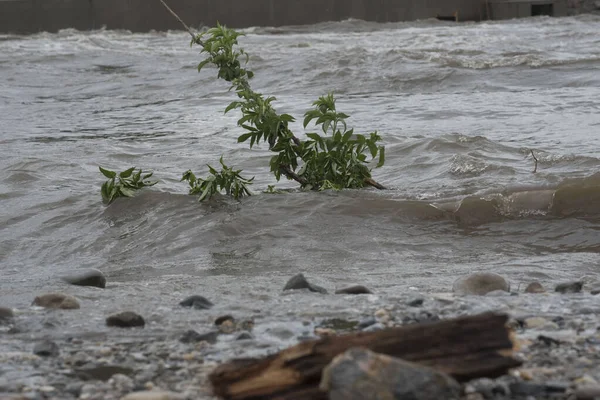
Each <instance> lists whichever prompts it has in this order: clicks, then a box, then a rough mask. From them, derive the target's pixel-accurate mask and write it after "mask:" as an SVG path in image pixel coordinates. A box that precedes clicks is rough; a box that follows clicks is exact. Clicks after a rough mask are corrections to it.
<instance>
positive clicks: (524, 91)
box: [0, 15, 600, 330]
mask: <svg viewBox="0 0 600 400" xmlns="http://www.w3.org/2000/svg"><path fill="white" fill-rule="evenodd" d="M244 32H245V33H246V36H245V37H243V38H241V45H242V47H243V48H244V49H245V50H246V51H247V52H249V53H250V54H251V57H250V64H249V67H250V68H251V69H253V70H254V71H255V73H256V78H255V79H254V80H253V87H254V88H255V89H257V90H258V91H260V92H262V93H265V94H272V95H274V96H276V97H277V102H276V103H275V105H276V108H277V110H278V111H280V112H287V113H290V114H292V115H294V116H295V117H296V119H297V122H295V123H294V124H293V128H294V131H295V132H296V134H297V135H298V136H300V137H304V131H303V130H302V128H301V121H302V114H303V113H304V112H305V111H306V110H307V109H309V107H310V106H311V102H312V101H314V100H315V99H316V98H317V97H318V96H320V95H322V94H325V93H327V92H328V91H333V92H334V93H335V94H336V95H337V97H338V102H337V105H338V109H339V110H341V111H343V112H345V113H347V114H350V115H351V118H350V119H349V124H350V125H352V126H354V127H355V130H356V131H358V132H363V133H367V132H370V131H373V130H377V131H378V132H379V133H380V135H381V136H382V137H383V139H384V142H385V145H386V147H387V162H386V164H385V166H384V167H383V168H381V169H378V170H374V172H373V175H374V178H375V179H376V180H377V181H379V182H381V183H382V184H384V185H386V186H387V187H389V188H390V190H386V191H376V190H372V189H366V190H358V191H351V190H348V191H343V192H321V193H300V192H295V193H285V194H278V195H274V194H262V193H261V192H262V191H263V190H265V189H266V188H267V186H268V185H270V184H276V186H277V187H278V188H294V187H296V185H294V184H293V183H292V182H287V181H286V182H284V181H282V182H279V183H277V182H276V181H275V180H274V178H273V177H272V176H271V175H270V173H269V169H268V161H269V157H270V153H269V152H268V151H267V150H266V149H265V148H264V147H262V148H254V149H252V150H250V149H249V148H248V146H247V144H238V143H236V139H237V137H238V136H239V135H240V134H241V133H242V131H241V130H240V128H238V127H237V126H236V121H237V118H239V115H238V114H236V113H234V112H233V113H229V114H227V115H224V113H223V111H224V109H225V107H226V106H227V105H228V104H229V102H230V101H231V100H233V99H234V97H233V93H231V92H228V91H227V89H228V85H227V83H226V82H223V81H219V80H217V79H216V71H215V70H214V69H206V70H203V71H202V72H201V73H198V72H197V70H196V66H197V63H198V62H199V61H200V60H202V57H201V56H200V55H199V48H197V47H193V48H190V46H189V36H188V35H187V33H185V32H183V31H178V32H168V33H147V34H132V33H129V32H122V31H103V30H101V31H94V32H78V31H73V30H65V31H61V32H60V33H58V34H48V33H40V34H36V35H31V36H12V35H2V36H0V78H1V79H0V116H1V117H0V121H1V124H0V168H1V170H2V174H1V176H0V199H1V205H2V207H1V208H0V305H2V306H8V307H14V308H16V309H27V307H29V305H30V303H31V301H32V300H33V297H34V296H35V295H38V294H41V293H44V292H49V291H63V292H68V293H74V294H76V295H77V296H78V297H79V298H80V299H81V300H82V301H83V302H84V303H85V304H84V305H85V307H84V306H83V305H82V309H81V310H80V311H73V312H72V313H71V314H69V315H79V316H80V317H82V318H81V319H79V320H78V322H77V323H75V322H72V323H70V325H68V326H69V329H72V330H77V329H78V327H81V328H82V329H83V328H85V329H92V330H94V329H98V330H102V329H105V328H104V327H103V322H104V319H103V318H104V317H105V316H106V315H107V314H108V313H110V312H114V311H120V310H123V309H133V310H136V311H138V312H141V313H142V314H144V313H145V315H146V316H149V315H152V313H153V312H156V310H160V309H161V307H163V308H164V307H166V309H171V308H173V307H174V305H176V304H177V302H178V301H179V300H181V299H182V298H183V297H185V296H187V295H189V294H202V295H205V296H206V297H208V298H209V299H211V300H212V301H213V302H214V303H215V304H217V305H218V307H221V309H222V310H223V311H229V310H231V309H235V307H239V308H244V309H247V310H256V309H260V310H262V312H263V313H266V314H268V313H269V312H270V311H269V310H271V309H277V307H276V304H279V303H280V302H286V304H285V307H283V308H278V310H279V311H278V312H280V313H285V312H289V313H291V314H293V313H294V312H304V311H306V310H308V309H310V307H311V304H312V303H311V301H314V300H310V299H309V300H305V301H304V302H303V301H301V300H293V301H291V300H290V299H289V296H283V297H282V296H281V295H280V291H281V289H282V288H283V285H284V284H285V282H286V280H287V279H288V278H289V277H291V276H292V275H294V274H296V273H298V272H303V273H304V274H305V275H306V276H307V277H308V278H309V279H310V280H311V281H313V282H314V283H317V284H319V285H321V286H325V287H326V288H328V289H329V290H331V291H332V290H334V289H336V288H340V287H343V286H346V285H349V284H355V283H360V284H364V285H366V286H368V287H370V288H371V289H372V290H374V291H375V292H377V293H388V294H393V293H398V292H404V291H406V290H409V288H411V287H412V288H413V289H412V290H414V288H416V289H417V290H419V291H422V292H445V291H450V290H451V287H452V282H453V281H454V280H455V278H456V277H457V276H458V275H461V274H466V273H469V272H473V271H479V270H484V271H494V272H498V273H500V274H502V275H504V276H505V277H507V278H508V279H509V280H510V281H511V282H512V283H513V284H514V285H519V284H524V283H526V282H529V281H531V280H539V281H541V282H542V283H544V284H547V285H549V286H550V285H552V284H554V283H556V282H558V281H564V280H568V279H577V278H580V277H582V276H589V275H592V276H596V275H597V274H598V273H599V272H600V269H599V265H600V263H599V261H600V260H599V257H598V253H599V252H600V223H599V222H600V173H599V172H600V17H597V16H596V17H593V16H590V15H582V16H579V17H569V18H561V19H551V18H545V17H544V18H534V19H522V20H513V21H505V22H484V23H460V24H451V23H444V22H438V21H423V22H414V23H398V24H375V23H367V22H362V21H345V22H340V23H328V24H319V25H313V26H307V27H288V28H254V29H247V30H245V31H244ZM531 150H533V152H534V154H535V155H536V158H537V159H538V160H539V163H538V166H537V172H536V173H533V172H532V171H533V169H534V160H533V158H532V156H531ZM221 155H224V159H225V161H226V162H227V163H228V164H230V165H234V166H236V167H239V168H243V170H244V173H245V175H247V176H255V177H256V180H255V184H254V186H253V190H254V191H255V192H256V194H257V195H256V196H253V197H250V198H248V199H244V200H243V201H241V202H236V201H231V200H227V199H224V198H220V199H215V200H214V201H211V202H209V203H206V204H200V203H198V202H197V200H196V198H195V197H192V196H189V195H187V187H186V184H185V183H183V182H180V181H179V179H180V178H181V175H182V174H183V172H185V171H186V170H188V169H192V170H193V171H194V172H196V174H197V175H202V174H204V173H205V172H206V167H205V165H206V164H207V163H208V164H211V165H213V166H217V165H218V160H219V157H220V156H221ZM98 166H103V167H106V168H110V169H118V170H124V169H126V168H128V167H131V166H137V167H142V168H144V169H151V170H153V171H155V177H156V178H157V179H158V180H159V181H160V182H159V184H158V185H157V186H155V187H153V188H151V189H148V190H145V191H144V192H143V193H142V194H140V195H139V196H137V197H136V198H133V199H127V200H124V201H117V202H116V203H114V204H113V205H111V206H109V207H105V206H104V205H103V204H102V201H101V197H100V185H101V184H102V182H103V181H104V179H103V176H102V175H101V174H100V173H99V171H98ZM89 267H92V268H97V269H100V270H101V271H103V272H104V273H105V274H106V275H107V277H108V281H109V283H108V286H107V288H106V289H105V290H104V291H101V290H97V289H89V288H82V289H79V288H74V287H69V286H68V285H66V284H65V283H63V282H61V281H60V279H59V278H60V276H62V275H64V274H66V273H69V272H72V271H76V270H78V269H82V268H89ZM311 299H313V298H311ZM343 301H344V300H340V299H339V297H335V296H331V297H327V298H325V300H323V304H324V305H323V304H322V307H330V308H331V309H332V310H334V309H335V308H336V307H339V308H343ZM91 310H92V311H91ZM173 312H174V313H175V312H176V311H173ZM248 312H250V311H248ZM73 313H79V314H73ZM181 318H182V322H181V325H182V326H183V325H185V323H184V320H185V318H187V317H185V315H184V314H182V316H181ZM150 319H152V318H150ZM157 321H158V320H157ZM158 325H161V324H160V321H159V322H157V325H156V326H158ZM159 328H160V329H168V328H165V326H164V325H163V326H160V327H159ZM159 328H157V329H159Z"/></svg>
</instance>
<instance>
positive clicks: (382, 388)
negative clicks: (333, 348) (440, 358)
mask: <svg viewBox="0 0 600 400" xmlns="http://www.w3.org/2000/svg"><path fill="white" fill-rule="evenodd" d="M320 389H321V390H327V391H328V392H329V396H328V398H329V399H330V400H364V399H411V400H430V399H445V400H451V399H458V398H459V397H460V385H459V384H458V383H457V382H456V381H455V380H454V379H452V378H451V377H449V376H448V375H446V374H443V373H441V372H438V371H436V370H434V369H432V368H428V367H424V366H422V365H418V364H414V363H410V362H407V361H404V360H401V359H398V358H393V357H390V356H387V355H384V354H377V353H374V352H371V351H369V350H367V349H362V348H352V349H350V350H347V351H346V352H344V353H342V354H340V355H338V356H337V357H335V358H334V359H333V361H332V362H331V363H330V364H329V365H328V366H327V367H325V369H324V370H323V374H322V378H321V383H320Z"/></svg>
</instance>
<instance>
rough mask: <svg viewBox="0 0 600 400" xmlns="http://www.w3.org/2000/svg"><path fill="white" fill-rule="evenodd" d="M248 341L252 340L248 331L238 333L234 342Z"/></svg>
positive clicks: (252, 337)
mask: <svg viewBox="0 0 600 400" xmlns="http://www.w3.org/2000/svg"><path fill="white" fill-rule="evenodd" d="M250 339H254V336H252V334H251V333H250V332H248V331H242V332H240V333H238V335H237V336H236V337H235V340H250Z"/></svg>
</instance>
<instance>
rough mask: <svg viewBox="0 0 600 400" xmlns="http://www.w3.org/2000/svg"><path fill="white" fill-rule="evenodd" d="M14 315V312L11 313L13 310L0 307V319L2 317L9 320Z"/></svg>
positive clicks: (0, 319)
mask: <svg viewBox="0 0 600 400" xmlns="http://www.w3.org/2000/svg"><path fill="white" fill-rule="evenodd" d="M14 316H15V314H14V313H13V310H12V309H11V308H6V307H0V321H2V320H3V319H4V320H9V319H11V318H13V317H14Z"/></svg>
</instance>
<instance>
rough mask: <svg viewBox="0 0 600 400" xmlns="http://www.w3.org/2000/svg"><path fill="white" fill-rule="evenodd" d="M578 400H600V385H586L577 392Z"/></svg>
mask: <svg viewBox="0 0 600 400" xmlns="http://www.w3.org/2000/svg"><path fill="white" fill-rule="evenodd" d="M575 398H577V400H596V399H598V398H600V385H592V384H588V385H584V386H580V387H578V388H577V389H576V390H575Z"/></svg>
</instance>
